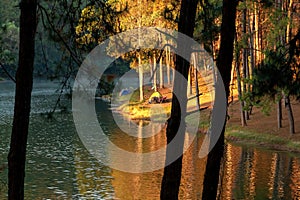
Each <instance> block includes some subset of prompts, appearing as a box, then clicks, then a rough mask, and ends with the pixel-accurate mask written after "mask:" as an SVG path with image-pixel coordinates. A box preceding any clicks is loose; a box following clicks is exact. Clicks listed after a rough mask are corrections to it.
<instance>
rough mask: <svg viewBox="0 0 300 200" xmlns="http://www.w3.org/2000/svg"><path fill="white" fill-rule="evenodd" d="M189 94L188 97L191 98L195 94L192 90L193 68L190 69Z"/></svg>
mask: <svg viewBox="0 0 300 200" xmlns="http://www.w3.org/2000/svg"><path fill="white" fill-rule="evenodd" d="M187 94H188V96H191V95H192V94H193V88H192V67H190V70H189V75H188V85H187Z"/></svg>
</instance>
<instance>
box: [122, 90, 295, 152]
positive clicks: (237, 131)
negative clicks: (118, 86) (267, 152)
mask: <svg viewBox="0 0 300 200" xmlns="http://www.w3.org/2000/svg"><path fill="white" fill-rule="evenodd" d="M160 92H161V93H162V95H163V96H166V97H167V102H166V103H162V104H159V107H160V108H161V109H159V110H158V112H157V113H153V109H152V107H153V106H157V104H149V103H147V102H146V101H145V102H142V103H130V104H128V105H123V106H121V107H119V108H118V109H117V110H118V112H120V113H122V114H123V115H125V116H126V117H128V118H130V119H132V120H151V119H153V118H154V119H158V120H159V116H161V115H164V116H167V117H169V116H170V112H171V91H168V90H166V89H164V90H161V91H160ZM201 107H206V108H208V109H207V110H203V111H201V123H200V127H199V132H202V133H203V132H205V130H207V128H208V125H209V116H210V112H211V106H210V102H209V99H208V98H203V97H202V98H201ZM273 107H274V109H271V110H270V112H269V115H265V114H263V113H262V112H261V110H260V109H259V108H253V111H252V115H250V119H249V120H247V126H245V127H242V126H241V123H240V118H239V114H240V111H239V102H238V101H237V100H235V101H234V102H233V103H231V104H230V106H229V108H228V114H229V117H230V118H229V120H228V121H227V126H226V133H225V138H226V140H227V141H229V142H233V143H239V144H243V145H250V146H256V147H263V148H268V149H274V150H282V151H289V152H293V153H300V115H299V114H300V103H299V102H297V101H293V102H292V107H293V111H294V118H295V129H296V133H295V134H293V135H291V134H289V124H288V119H287V113H286V111H285V110H283V122H282V123H283V127H282V128H281V129H278V128H277V118H276V109H275V108H276V106H275V105H274V106H273ZM192 108H194V105H193V103H190V106H189V110H191V109H192ZM156 110H157V109H156ZM164 119H165V118H164ZM162 120H163V119H162Z"/></svg>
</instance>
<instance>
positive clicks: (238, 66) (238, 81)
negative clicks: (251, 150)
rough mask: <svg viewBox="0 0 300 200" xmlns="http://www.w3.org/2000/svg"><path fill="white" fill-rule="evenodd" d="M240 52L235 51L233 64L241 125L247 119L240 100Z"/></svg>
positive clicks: (243, 105)
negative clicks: (234, 62)
mask: <svg viewBox="0 0 300 200" xmlns="http://www.w3.org/2000/svg"><path fill="white" fill-rule="evenodd" d="M239 55H240V53H239V52H238V53H237V56H236V64H235V68H236V77H237V87H238V96H239V101H240V113H241V123H242V126H247V121H246V116H245V112H244V107H245V104H244V101H243V100H242V84H241V73H240V61H239V59H240V56H239Z"/></svg>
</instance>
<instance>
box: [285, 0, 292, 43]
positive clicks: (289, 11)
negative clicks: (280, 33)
mask: <svg viewBox="0 0 300 200" xmlns="http://www.w3.org/2000/svg"><path fill="white" fill-rule="evenodd" d="M293 3H294V0H289V6H288V20H289V21H288V24H287V27H286V42H289V41H290V39H291V33H292V28H291V24H292V22H293Z"/></svg>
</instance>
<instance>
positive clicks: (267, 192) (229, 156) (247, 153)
mask: <svg viewBox="0 0 300 200" xmlns="http://www.w3.org/2000/svg"><path fill="white" fill-rule="evenodd" d="M153 131H157V129H155V128H153ZM139 134H142V129H139ZM111 139H112V142H114V143H116V144H120V145H123V146H131V145H134V143H135V145H134V146H135V148H133V149H134V151H136V152H145V151H147V152H148V151H153V150H157V149H158V148H161V147H162V146H164V144H165V140H166V138H165V133H164V131H161V132H160V133H158V134H156V135H155V136H153V137H150V138H147V139H139V140H127V141H126V140H124V138H123V137H120V135H117V136H114V137H112V138H111ZM189 140H191V135H188V136H187V137H186V141H185V142H188V141H189ZM201 142H202V141H201V139H199V140H198V141H196V140H195V141H193V143H192V145H191V146H190V147H189V149H188V150H187V152H186V153H185V154H184V156H183V169H182V177H181V186H180V193H179V199H182V200H188V199H191V200H193V199H201V193H202V182H203V177H204V171H205V162H206V159H202V160H201V159H199V158H198V150H199V149H200V146H201ZM123 143H126V144H123ZM144 148H145V149H146V150H145V149H144ZM84 157H86V156H85V155H82V154H81V153H77V154H76V156H75V163H76V174H77V176H76V179H77V185H78V186H77V187H78V192H79V193H81V194H82V197H86V196H88V195H89V194H91V193H92V192H94V193H95V191H98V192H99V193H100V196H102V197H105V196H106V198H105V199H122V200H123V199H124V200H127V199H128V200H130V199H143V200H148V199H149V200H153V199H159V195H160V185H161V180H162V176H163V169H161V170H157V171H154V172H150V173H137V174H133V173H126V172H122V171H119V170H115V169H111V168H107V167H105V166H102V165H101V164H95V163H91V162H82V159H85V158H84ZM80 160H81V161H80ZM142 162H143V161H142V160H141V163H142ZM224 162H225V164H224V166H223V168H222V169H223V171H222V173H221V174H222V175H221V176H222V181H221V182H220V184H221V190H220V191H219V194H220V199H221V200H223V199H224V200H227V199H228V200H231V199H247V200H248V199H300V159H299V158H297V157H290V156H289V155H288V154H285V153H282V152H280V153H279V152H274V151H273V152H271V151H265V150H260V149H253V148H248V147H241V146H237V145H234V144H230V143H228V144H226V150H225V156H224ZM137 165H138V163H137Z"/></svg>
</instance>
